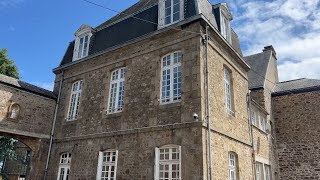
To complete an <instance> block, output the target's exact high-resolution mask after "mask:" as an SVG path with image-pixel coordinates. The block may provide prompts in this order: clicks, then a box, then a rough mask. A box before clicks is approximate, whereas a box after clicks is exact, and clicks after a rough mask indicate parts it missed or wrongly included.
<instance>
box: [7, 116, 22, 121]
mask: <svg viewBox="0 0 320 180" xmlns="http://www.w3.org/2000/svg"><path fill="white" fill-rule="evenodd" d="M7 120H8V121H12V122H19V120H18V118H11V117H7Z"/></svg>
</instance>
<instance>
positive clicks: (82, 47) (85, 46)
mask: <svg viewBox="0 0 320 180" xmlns="http://www.w3.org/2000/svg"><path fill="white" fill-rule="evenodd" d="M81 40H83V42H82V44H81ZM86 40H87V41H86ZM89 41H90V39H89V34H84V35H82V36H80V37H79V44H78V47H77V48H78V54H77V59H81V58H84V57H86V56H88V52H89Z"/></svg>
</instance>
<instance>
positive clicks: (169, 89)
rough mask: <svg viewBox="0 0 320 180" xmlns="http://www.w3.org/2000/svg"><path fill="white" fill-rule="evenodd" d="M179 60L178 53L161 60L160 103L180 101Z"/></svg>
mask: <svg viewBox="0 0 320 180" xmlns="http://www.w3.org/2000/svg"><path fill="white" fill-rule="evenodd" d="M181 59H182V54H181V53H180V52H174V53H172V54H169V55H166V56H165V57H163V58H162V61H161V69H162V73H161V103H171V102H177V101H180V100H181Z"/></svg>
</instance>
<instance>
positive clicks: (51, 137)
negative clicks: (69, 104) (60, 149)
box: [44, 71, 64, 180]
mask: <svg viewBox="0 0 320 180" xmlns="http://www.w3.org/2000/svg"><path fill="white" fill-rule="evenodd" d="M63 74H64V72H63V71H62V74H61V78H60V84H59V91H58V99H57V103H56V108H55V111H54V117H53V122H52V129H51V134H50V144H49V151H48V156H47V162H46V168H45V171H44V180H46V179H47V173H48V166H49V160H50V155H51V149H52V142H53V135H54V130H55V126H56V120H57V114H58V108H59V102H60V95H61V89H62V81H63Z"/></svg>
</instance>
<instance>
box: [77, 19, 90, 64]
mask: <svg viewBox="0 0 320 180" xmlns="http://www.w3.org/2000/svg"><path fill="white" fill-rule="evenodd" d="M92 30H93V29H92V28H91V27H90V26H88V25H82V26H81V27H80V28H79V29H78V31H77V32H76V33H75V36H76V41H75V45H74V51H73V60H72V61H76V60H78V59H82V58H84V57H87V56H88V54H89V44H90V38H91V36H92Z"/></svg>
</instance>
